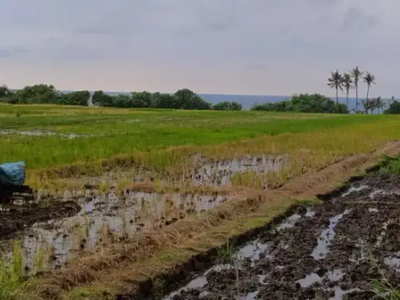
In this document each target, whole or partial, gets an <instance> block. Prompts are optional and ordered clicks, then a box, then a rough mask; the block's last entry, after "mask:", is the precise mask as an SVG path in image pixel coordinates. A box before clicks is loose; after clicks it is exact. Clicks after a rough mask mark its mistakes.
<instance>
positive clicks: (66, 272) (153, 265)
mask: <svg viewBox="0 0 400 300" xmlns="http://www.w3.org/2000/svg"><path fill="white" fill-rule="evenodd" d="M399 153H400V142H393V143H390V144H388V145H387V146H386V147H383V148H380V149H378V150H376V151H374V152H373V153H370V154H358V155H354V156H352V157H349V158H347V159H345V160H343V161H340V162H338V163H335V164H333V165H330V166H328V167H326V168H325V169H322V170H319V171H318V172H314V173H310V174H305V175H303V176H301V177H299V178H296V179H293V180H291V181H290V182H288V183H287V184H285V185H284V186H282V187H281V188H279V189H276V190H269V191H250V190H248V191H246V190H241V191H240V190H238V191H237V201H229V202H227V203H224V204H223V205H221V206H220V207H218V208H216V209H214V210H212V211H210V212H207V213H205V214H203V215H201V216H200V217H198V218H193V219H188V220H181V221H179V222H177V223H175V224H173V225H171V226H169V227H168V228H165V229H163V230H161V231H160V232H158V233H154V234H152V235H146V236H143V237H141V238H140V240H138V241H136V243H135V244H134V245H133V244H124V245H116V246H114V247H112V248H110V249H108V251H106V252H103V253H102V254H101V255H100V254H98V255H92V256H89V257H87V258H82V259H80V260H78V261H76V262H73V263H71V264H70V265H69V266H68V267H67V268H64V269H61V270H55V271H53V272H52V273H51V274H49V275H48V276H45V277H43V278H41V279H39V280H38V283H37V286H36V287H35V291H37V292H39V294H40V296H41V298H42V299H49V298H51V299H55V298H60V297H61V295H63V294H64V295H65V293H66V291H68V290H70V289H71V288H74V287H78V286H84V285H88V284H90V285H91V286H94V287H96V286H100V287H102V288H103V289H104V290H111V291H112V294H114V295H115V294H119V295H127V296H126V297H121V298H126V299H137V298H135V295H137V292H138V291H139V290H142V291H143V284H148V283H149V280H150V286H151V282H152V281H153V279H157V278H159V276H162V275H164V276H166V277H168V274H169V273H171V272H172V273H174V270H175V267H176V266H177V265H179V264H180V263H184V262H185V261H186V260H187V259H188V258H190V257H191V256H195V255H196V254H200V253H204V252H205V251H206V250H207V249H211V248H215V247H219V246H221V245H223V244H224V242H226V240H227V239H228V238H231V237H232V234H233V235H235V236H238V235H242V234H244V233H246V232H247V231H248V230H250V229H254V228H256V227H260V226H262V224H265V222H268V220H270V219H271V216H274V215H276V214H278V213H279V212H281V209H285V208H288V207H289V206H290V205H291V204H293V203H295V201H294V199H293V197H296V198H308V199H309V198H312V197H314V196H315V195H317V194H321V193H327V192H329V191H330V190H332V189H333V188H335V187H336V186H337V185H338V184H341V183H343V182H344V181H346V180H348V179H349V178H350V177H351V176H353V175H357V174H358V175H359V174H362V173H363V172H364V171H365V170H366V169H368V168H370V167H372V166H373V165H375V164H376V163H378V162H379V160H380V158H381V157H382V155H397V154H399ZM349 205H350V204H349ZM340 208H341V209H343V208H344V207H340ZM323 211H325V208H324V209H322V210H321V212H320V213H319V214H316V215H315V217H316V218H317V223H318V224H320V225H321V226H322V224H324V225H326V222H327V220H326V217H327V215H325V214H332V215H334V214H335V213H337V212H338V211H337V209H336V206H335V207H332V208H331V210H330V211H329V210H327V212H323ZM303 212H304V208H303ZM318 218H319V219H318ZM304 220H308V219H305V218H304ZM308 221H309V220H308ZM302 222H303V221H302ZM304 222H307V221H304ZM307 226H310V224H308V223H304V228H305V229H308V230H309V231H306V232H308V233H310V234H311V232H312V229H311V228H308V227H307ZM294 230H298V229H294ZM298 231H299V232H301V230H298ZM315 233H316V232H313V234H315ZM343 234H344V233H343ZM271 238H273V239H274V237H273V236H271ZM275 238H277V237H275ZM313 238H315V235H314V236H313ZM299 242H300V239H299ZM314 244H315V242H313V243H310V244H307V245H305V246H304V249H303V250H302V251H301V253H303V254H305V253H306V252H307V253H308V252H309V250H312V245H314ZM310 245H311V246H310ZM334 247H336V246H335V245H334ZM168 249H171V250H173V252H172V253H173V256H174V259H173V261H171V262H168V261H157V260H154V259H153V258H156V255H157V254H160V253H161V252H162V251H164V250H165V251H168ZM332 253H333V252H332ZM296 255H297V254H296V253H295V252H294V251H293V252H291V253H290V255H289V257H292V258H295V257H296ZM278 257H279V255H278ZM297 258H298V257H297ZM297 258H296V259H297ZM282 259H283V258H282ZM291 264H293V263H291ZM192 267H193V266H192ZM203 267H204V265H203ZM293 267H294V266H293ZM315 267H317V266H316V265H315V263H311V261H310V262H308V263H307V260H305V262H304V263H302V264H299V267H298V268H301V269H300V270H303V269H304V270H307V271H308V270H310V271H312V270H313V269H314V268H315ZM194 269H195V270H197V269H198V266H194ZM200 269H201V267H200ZM304 270H303V271H304ZM283 272H284V271H281V273H282V274H281V275H282V276H283V277H282V278H284V277H285V276H284V274H283ZM279 274H280V273H276V275H277V276H276V278H279V276H280V275H279ZM321 274H322V273H321ZM250 275H251V274H249V276H250ZM257 275H259V274H257ZM278 275H279V276H278ZM215 276H217V277H218V275H215ZM229 276H232V275H229ZM251 276H253V275H251ZM290 276H293V275H290ZM301 276H303V273H301V272H298V274H297V275H296V276H295V277H294V278H300V277H301ZM149 278H153V279H149ZM223 278H224V279H225V280H228V279H229V278H231V277H226V276H223ZM235 278H236V277H235ZM274 278H275V277H274ZM251 282H252V281H251ZM276 285H277V286H276V289H278V290H279V289H281V290H282V289H283V288H282V287H280V285H279V283H276ZM217 286H218V284H217ZM217 286H216V288H218V287H217ZM225 286H228V285H227V284H226V285H225ZM253 287H255V286H254V284H253ZM285 289H286V288H285ZM144 290H146V289H144ZM227 292H228V291H227ZM242 292H244V291H242ZM264 292H265V293H267V294H268V293H269V292H268V291H267V290H266V291H264ZM299 293H303V290H299ZM194 297H196V296H194ZM141 299H145V298H143V297H142V298H141ZM184 299H189V298H184ZM249 299H250V298H249ZM271 299H274V298H271ZM278 299H279V298H278ZM282 299H284V298H282ZM286 299H287V298H286ZM289 299H290V298H289Z"/></svg>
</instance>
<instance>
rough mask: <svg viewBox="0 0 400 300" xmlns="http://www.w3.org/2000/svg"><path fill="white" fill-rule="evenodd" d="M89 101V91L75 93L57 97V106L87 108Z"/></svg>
mask: <svg viewBox="0 0 400 300" xmlns="http://www.w3.org/2000/svg"><path fill="white" fill-rule="evenodd" d="M89 99H90V92H89V91H76V92H71V93H67V94H61V95H60V96H59V101H58V103H59V104H65V105H82V106H87V105H88V101H89Z"/></svg>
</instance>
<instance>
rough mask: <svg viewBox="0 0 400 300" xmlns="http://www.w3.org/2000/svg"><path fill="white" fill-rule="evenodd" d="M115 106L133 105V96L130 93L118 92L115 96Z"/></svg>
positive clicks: (127, 106)
mask: <svg viewBox="0 0 400 300" xmlns="http://www.w3.org/2000/svg"><path fill="white" fill-rule="evenodd" d="M113 106H115V107H121V108H129V107H133V106H132V98H131V97H130V96H129V95H125V94H118V95H116V96H115V97H114V101H113Z"/></svg>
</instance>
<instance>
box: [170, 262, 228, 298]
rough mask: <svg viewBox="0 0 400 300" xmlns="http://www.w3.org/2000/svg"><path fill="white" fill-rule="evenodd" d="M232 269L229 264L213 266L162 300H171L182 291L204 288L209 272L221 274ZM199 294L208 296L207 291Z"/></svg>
mask: <svg viewBox="0 0 400 300" xmlns="http://www.w3.org/2000/svg"><path fill="white" fill-rule="evenodd" d="M232 268H233V266H232V265H229V264H225V265H221V264H220V265H215V266H213V267H212V268H210V269H208V270H207V271H206V272H204V273H203V274H202V275H200V276H197V277H196V278H194V279H193V280H192V281H190V282H189V283H188V284H187V285H185V286H184V287H183V288H180V289H179V290H176V291H174V292H172V293H170V294H169V295H167V296H166V297H164V298H163V300H172V299H173V298H174V296H175V295H178V294H179V293H180V292H182V291H187V290H192V289H200V288H203V287H205V286H206V285H207V284H208V280H207V277H206V276H207V275H208V274H209V273H210V272H211V271H215V272H221V271H222V270H230V269H232ZM201 294H203V296H207V295H208V294H209V292H208V291H203V292H202V293H201ZM200 298H201V297H200Z"/></svg>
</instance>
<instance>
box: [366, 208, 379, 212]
mask: <svg viewBox="0 0 400 300" xmlns="http://www.w3.org/2000/svg"><path fill="white" fill-rule="evenodd" d="M368 211H369V212H372V213H377V212H379V209H377V208H368Z"/></svg>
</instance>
